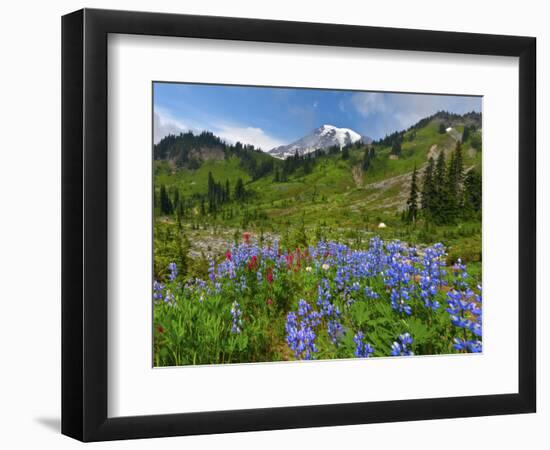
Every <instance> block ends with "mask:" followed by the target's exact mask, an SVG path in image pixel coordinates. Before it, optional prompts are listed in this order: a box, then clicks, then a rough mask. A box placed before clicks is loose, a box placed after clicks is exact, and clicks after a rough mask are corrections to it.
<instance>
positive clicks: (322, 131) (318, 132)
mask: <svg viewBox="0 0 550 450" xmlns="http://www.w3.org/2000/svg"><path fill="white" fill-rule="evenodd" d="M358 141H362V142H365V143H367V144H368V143H370V142H372V139H370V138H368V137H365V136H361V135H360V134H359V133H357V132H355V131H353V130H350V129H349V128H337V127H335V126H334V125H323V126H320V127H319V128H317V129H315V130H313V131H312V132H311V133H310V134H308V135H306V136H304V137H303V138H300V139H298V140H297V141H295V142H292V143H291V144H288V145H281V146H280V147H275V148H273V149H271V150H270V151H269V152H268V153H270V154H271V155H273V156H275V157H277V158H281V159H285V158H287V157H289V156H293V155H294V154H295V153H296V152H298V154H299V155H305V154H307V153H311V152H314V151H315V150H318V149H326V148H329V147H333V146H335V145H337V146H339V147H344V146H345V145H348V144H354V143H355V142H358Z"/></svg>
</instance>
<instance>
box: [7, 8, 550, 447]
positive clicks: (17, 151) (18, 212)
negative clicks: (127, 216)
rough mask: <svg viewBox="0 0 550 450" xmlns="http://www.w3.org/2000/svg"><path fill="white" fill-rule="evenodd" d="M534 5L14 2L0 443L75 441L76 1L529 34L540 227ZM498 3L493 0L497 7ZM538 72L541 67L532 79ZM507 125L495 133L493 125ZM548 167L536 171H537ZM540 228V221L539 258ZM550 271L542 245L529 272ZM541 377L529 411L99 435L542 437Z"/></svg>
mask: <svg viewBox="0 0 550 450" xmlns="http://www.w3.org/2000/svg"><path fill="white" fill-rule="evenodd" d="M542 5H544V3H543V2H535V1H523V2H521V3H518V2H511V3H510V5H509V6H507V5H506V4H505V3H504V2H499V3H498V8H497V9H496V10H495V9H494V6H493V5H491V4H489V2H486V3H482V2H479V1H469V0H463V1H461V2H460V3H459V4H453V5H452V6H451V7H450V10H449V9H446V7H445V5H444V4H443V3H441V2H439V1H425V2H410V1H399V2H397V1H394V2H368V3H367V2H357V1H352V0H349V1H346V0H340V1H338V2H329V1H321V0H318V1H316V2H311V3H309V4H308V2H302V3H298V2H296V1H295V0H294V1H283V0H279V1H277V2H257V1H244V0H242V1H239V0H233V1H231V2H224V1H209V0H202V1H201V2H197V3H193V4H183V3H182V2H168V1H161V0H158V1H156V2H155V3H154V4H153V3H152V2H145V1H140V0H133V1H111V2H98V1H92V0H90V1H88V2H87V3H80V2H74V1H73V2H69V1H64V2H49V3H46V2H43V3H42V2H19V3H17V4H16V3H14V2H12V3H9V6H4V8H3V11H2V16H1V17H0V33H2V36H1V39H0V45H1V47H2V48H1V49H2V53H1V54H2V67H1V70H0V77H2V87H3V90H2V95H1V97H0V101H1V103H0V104H1V106H2V108H1V109H0V111H1V112H0V114H1V115H2V118H1V119H2V120H0V123H1V124H2V125H1V130H2V137H3V140H2V165H1V166H0V167H1V170H2V172H1V176H0V183H1V184H2V185H1V189H0V195H1V204H2V211H3V215H2V221H1V222H0V227H1V228H2V229H1V231H2V232H1V233H0V239H1V243H0V244H1V245H0V251H1V255H2V257H1V258H0V264H1V268H0V273H1V274H2V275H1V276H2V278H1V281H2V286H3V291H2V292H3V295H2V301H3V305H4V308H3V310H2V316H1V317H2V326H1V327H0V338H1V342H2V347H1V350H2V352H1V361H2V372H0V373H1V377H2V381H1V383H0V411H1V417H0V420H1V422H0V423H2V433H1V434H0V443H1V444H2V446H3V447H5V448H33V447H38V446H40V448H73V447H76V446H79V445H80V444H78V443H76V442H75V441H72V440H70V439H68V438H65V437H62V436H60V435H59V434H58V428H59V415H60V411H59V396H60V387H59V378H60V349H59V342H60V249H59V246H60V231H59V230H60V190H61V187H60V150H59V147H60V18H59V16H60V15H61V14H63V13H67V12H69V11H72V10H74V9H77V8H79V7H81V6H89V7H110V8H118V9H142V10H151V9H155V10H157V11H167V12H182V13H183V12H186V13H195V14H212V15H226V16H248V17H259V18H277V19H289V20H310V21H320V22H339V23H355V24H361V25H381V26H398V27H416V28H424V29H441V30H455V31H473V32H486V33H503V34H525V35H535V36H537V37H538V38H539V40H538V57H539V60H538V68H539V72H538V74H539V78H538V83H539V102H538V123H539V133H538V149H539V169H538V172H539V199H538V211H539V230H540V231H542V230H543V223H545V224H546V229H548V220H550V217H548V207H546V208H545V207H544V205H543V198H547V197H548V194H549V192H548V189H549V186H550V183H549V182H545V181H543V180H542V173H543V170H544V168H546V169H550V167H549V164H550V160H549V158H548V156H546V155H545V154H544V153H543V151H542V148H543V146H544V142H545V141H547V138H546V137H545V136H544V134H545V133H544V129H543V124H544V122H545V120H544V116H543V109H544V108H545V107H547V106H548V105H550V98H549V94H548V91H547V87H548V75H547V74H548V71H549V70H550V44H549V39H550V30H548V29H547V23H546V20H545V19H546V18H547V17H548V12H547V11H543V9H542V8H543V6H542ZM495 6H496V4H495ZM543 74H544V76H543ZM503 132H506V130H503ZM547 171H548V170H546V172H547ZM549 243H550V238H549V237H548V235H546V236H543V235H542V232H539V255H541V254H543V253H547V252H548V251H549V250H550V247H549ZM548 270H550V266H549V264H548V263H546V262H544V261H543V260H542V258H541V257H540V256H539V264H538V274H539V278H543V277H544V274H545V273H547V272H548ZM538 287H539V311H538V314H539V325H543V321H542V318H543V317H544V316H545V315H546V314H548V312H549V308H548V306H547V305H544V304H543V301H542V299H544V297H546V296H547V295H548V287H545V286H543V285H542V283H541V282H539V286H538ZM549 344H550V333H549V332H548V328H547V327H546V329H541V327H540V326H539V347H538V348H539V351H538V355H539V380H544V379H545V378H548V376H549V373H550V368H549V366H548V364H549V361H550V358H549V356H548V351H547V350H545V354H543V351H541V349H543V348H544V347H545V348H546V349H547V348H548V345H549ZM548 392H549V391H548V389H547V388H546V386H545V385H544V384H541V383H539V408H538V409H539V413H538V414H536V415H523V416H505V417H489V418H472V419H460V420H444V421H430V422H410V423H401V424H379V425H364V426H353V427H337V428H322V429H309V430H291V431H277V432H262V433H242V434H235V435H225V436H201V437H187V438H172V439H162V440H156V441H154V442H153V441H147V440H144V441H134V442H120V443H107V444H97V445H96V446H95V447H101V448H107V447H108V448H110V447H115V448H150V447H151V446H153V445H154V446H156V447H159V446H160V447H163V448H181V447H182V446H187V447H192V448H219V447H221V446H222V445H223V447H224V448H226V449H232V448H239V449H243V448H258V447H261V448H281V447H289V448H295V447H298V446H299V445H309V446H315V447H317V448H334V446H339V445H350V446H357V445H359V446H361V447H366V446H372V447H373V448H398V447H405V446H406V447H407V448H412V449H414V448H419V449H420V448H421V449H430V448H434V449H435V448H441V447H442V446H444V447H445V448H447V449H454V448H457V449H458V448H464V446H466V445H472V446H473V448H518V447H520V446H525V447H526V448H535V449H538V448H541V449H542V448H547V447H548V444H549V441H550V439H549V437H548V433H547V424H548V422H549V420H550V395H549V393H548Z"/></svg>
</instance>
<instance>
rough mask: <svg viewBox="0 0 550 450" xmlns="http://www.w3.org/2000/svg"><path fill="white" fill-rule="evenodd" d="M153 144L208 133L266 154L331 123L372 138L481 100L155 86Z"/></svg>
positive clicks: (476, 105) (464, 109)
mask: <svg viewBox="0 0 550 450" xmlns="http://www.w3.org/2000/svg"><path fill="white" fill-rule="evenodd" d="M153 89H154V97H153V98H154V141H155V142H158V141H159V140H160V139H161V138H162V137H164V136H166V135H167V134H170V133H171V134H177V133H179V132H181V131H187V130H191V131H194V132H200V131H202V130H209V131H212V132H213V133H214V134H216V135H218V136H220V137H221V138H223V139H225V140H226V141H228V142H236V141H241V142H244V143H249V144H253V145H255V146H257V147H260V148H262V149H263V150H265V151H267V150H270V149H271V148H273V147H275V146H278V145H283V144H289V143H290V142H293V141H295V140H296V139H299V138H301V137H302V136H304V135H306V134H308V133H310V132H311V131H312V130H313V129H315V128H317V127H319V126H321V125H323V124H330V125H335V126H337V127H344V128H351V129H353V130H355V131H356V132H358V133H360V134H362V135H365V136H370V137H372V138H374V139H377V138H380V137H383V136H385V135H386V134H388V133H391V132H393V131H396V130H401V129H404V128H407V127H409V126H410V125H413V124H414V123H416V122H417V121H418V120H420V119H422V118H424V117H426V116H429V115H431V114H433V113H435V112H437V111H439V110H446V111H450V112H456V113H461V114H462V113H465V112H469V111H481V98H480V97H467V96H448V95H425V94H396V93H382V92H358V91H335V90H322V89H287V88H265V87H240V86H218V85H199V84H179V83H154V87H153Z"/></svg>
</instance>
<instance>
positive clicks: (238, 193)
mask: <svg viewBox="0 0 550 450" xmlns="http://www.w3.org/2000/svg"><path fill="white" fill-rule="evenodd" d="M245 195H246V193H245V189H244V183H243V180H242V178H239V179H238V180H237V183H236V184H235V200H237V201H239V202H242V201H243V200H244V198H245Z"/></svg>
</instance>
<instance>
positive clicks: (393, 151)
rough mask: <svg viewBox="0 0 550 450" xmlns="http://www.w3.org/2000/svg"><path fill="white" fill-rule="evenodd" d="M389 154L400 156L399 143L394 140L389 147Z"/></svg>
mask: <svg viewBox="0 0 550 450" xmlns="http://www.w3.org/2000/svg"><path fill="white" fill-rule="evenodd" d="M391 154H392V155H396V156H401V142H399V140H395V141H394V142H393V144H392V146H391Z"/></svg>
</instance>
